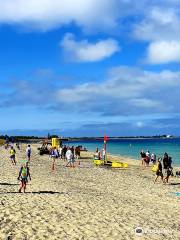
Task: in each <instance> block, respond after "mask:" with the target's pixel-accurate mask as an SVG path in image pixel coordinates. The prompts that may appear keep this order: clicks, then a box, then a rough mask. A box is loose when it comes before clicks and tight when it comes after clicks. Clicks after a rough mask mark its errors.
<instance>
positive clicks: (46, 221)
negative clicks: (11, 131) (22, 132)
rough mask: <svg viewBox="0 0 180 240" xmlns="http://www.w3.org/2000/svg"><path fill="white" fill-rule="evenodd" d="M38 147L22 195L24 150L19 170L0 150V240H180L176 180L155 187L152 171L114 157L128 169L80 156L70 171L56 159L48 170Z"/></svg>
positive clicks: (48, 163) (178, 184) (20, 153)
mask: <svg viewBox="0 0 180 240" xmlns="http://www.w3.org/2000/svg"><path fill="white" fill-rule="evenodd" d="M37 147H38V146H37V145H34V146H33V151H32V161H31V164H30V170H31V175H32V181H31V182H29V183H28V186H27V193H26V194H23V193H22V194H20V193H18V189H19V182H18V180H17V177H18V171H19V168H20V162H21V160H22V159H25V146H23V148H22V150H21V151H18V150H17V160H18V164H17V166H13V165H12V164H11V162H10V160H9V150H5V149H4V148H2V147H1V148H0V226H1V227H0V239H2V240H4V239H13V240H14V239H15V240H24V239H27V240H33V239H34V240H38V239H42V240H43V239H50V240H51V239H52V240H53V239H54V240H55V239H60V240H61V239H62V240H64V239H65V240H66V239H67V240H71V239H72V240H86V239H87V240H96V239H97V240H98V239H99V240H108V239H109V240H110V239H112V240H121V239H122V240H124V239H126V240H129V239H149V240H153V239H155V240H159V239H167V240H169V239H175V240H178V239H180V197H178V196H176V195H175V194H174V193H175V192H180V178H179V179H178V178H175V177H174V178H171V179H170V184H168V185H163V184H162V183H161V182H160V180H159V181H158V182H157V183H156V184H154V183H153V180H154V177H155V176H154V173H153V172H151V170H150V169H144V170H143V169H142V167H141V166H140V162H139V161H133V160H131V159H126V158H121V157H115V156H114V158H115V159H118V160H120V161H122V160H123V161H124V162H128V163H129V164H130V166H129V168H128V169H111V168H106V167H95V166H93V164H92V160H91V157H92V154H91V153H82V156H83V158H82V159H81V160H80V166H79V167H76V168H74V169H73V168H66V167H65V166H64V165H65V164H66V162H64V160H57V168H56V170H55V172H52V171H51V160H50V158H49V156H47V155H44V156H39V155H38V153H37ZM136 227H141V228H142V229H143V230H144V234H143V235H142V236H139V235H137V234H135V228H136ZM8 237H9V238H8Z"/></svg>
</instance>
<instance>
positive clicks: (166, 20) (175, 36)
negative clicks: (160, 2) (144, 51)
mask: <svg viewBox="0 0 180 240" xmlns="http://www.w3.org/2000/svg"><path fill="white" fill-rule="evenodd" d="M177 9H178V8H175V7H152V8H151V9H150V11H149V12H147V13H145V16H144V17H143V20H142V21H141V22H138V23H136V25H135V28H134V35H135V37H136V38H137V39H139V40H145V41H162V40H165V41H169V40H180V32H179V25H180V12H179V11H178V10H177Z"/></svg>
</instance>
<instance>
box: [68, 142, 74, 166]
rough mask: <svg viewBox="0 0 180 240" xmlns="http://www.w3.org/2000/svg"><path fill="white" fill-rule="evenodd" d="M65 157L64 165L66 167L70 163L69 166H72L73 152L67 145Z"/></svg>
mask: <svg viewBox="0 0 180 240" xmlns="http://www.w3.org/2000/svg"><path fill="white" fill-rule="evenodd" d="M66 159H67V162H68V163H67V164H66V167H68V166H69V165H70V167H72V166H73V167H74V162H73V154H72V151H71V149H70V148H69V147H68V148H67V152H66Z"/></svg>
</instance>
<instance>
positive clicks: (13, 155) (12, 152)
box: [6, 144, 31, 165]
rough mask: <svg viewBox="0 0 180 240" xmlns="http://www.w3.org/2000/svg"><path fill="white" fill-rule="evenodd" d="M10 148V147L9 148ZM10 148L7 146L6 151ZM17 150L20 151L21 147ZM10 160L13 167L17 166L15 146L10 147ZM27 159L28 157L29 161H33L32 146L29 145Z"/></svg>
mask: <svg viewBox="0 0 180 240" xmlns="http://www.w3.org/2000/svg"><path fill="white" fill-rule="evenodd" d="M8 147H9V146H8ZM8 147H7V146H6V149H8ZM16 147H17V149H19V150H20V148H19V145H18V146H17V145H16ZM9 153H10V160H11V162H12V164H13V165H16V150H15V147H14V145H13V144H11V145H10V151H9ZM26 157H27V161H28V162H30V160H31V146H30V145H28V146H27V148H26Z"/></svg>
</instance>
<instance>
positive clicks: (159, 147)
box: [68, 138, 180, 166]
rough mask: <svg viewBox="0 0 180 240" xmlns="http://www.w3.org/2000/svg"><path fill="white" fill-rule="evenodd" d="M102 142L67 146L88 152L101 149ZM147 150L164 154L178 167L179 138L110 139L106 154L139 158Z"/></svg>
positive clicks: (92, 141)
mask: <svg viewBox="0 0 180 240" xmlns="http://www.w3.org/2000/svg"><path fill="white" fill-rule="evenodd" d="M103 144H104V143H103V140H84V141H71V142H69V143H68V145H74V146H77V145H82V146H83V147H86V148H87V149H88V150H89V151H95V150H96V148H97V147H98V148H99V149H102V148H103ZM141 149H144V151H146V150H149V151H150V152H151V153H152V152H154V153H156V155H157V157H162V156H163V155H164V153H165V152H167V153H168V154H169V156H171V157H172V160H173V163H174V165H178V166H180V138H173V139H112V140H109V141H108V143H107V152H109V153H110V154H115V155H121V156H127V157H131V158H134V159H137V160H138V159H139V158H140V154H139V153H140V151H141Z"/></svg>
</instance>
